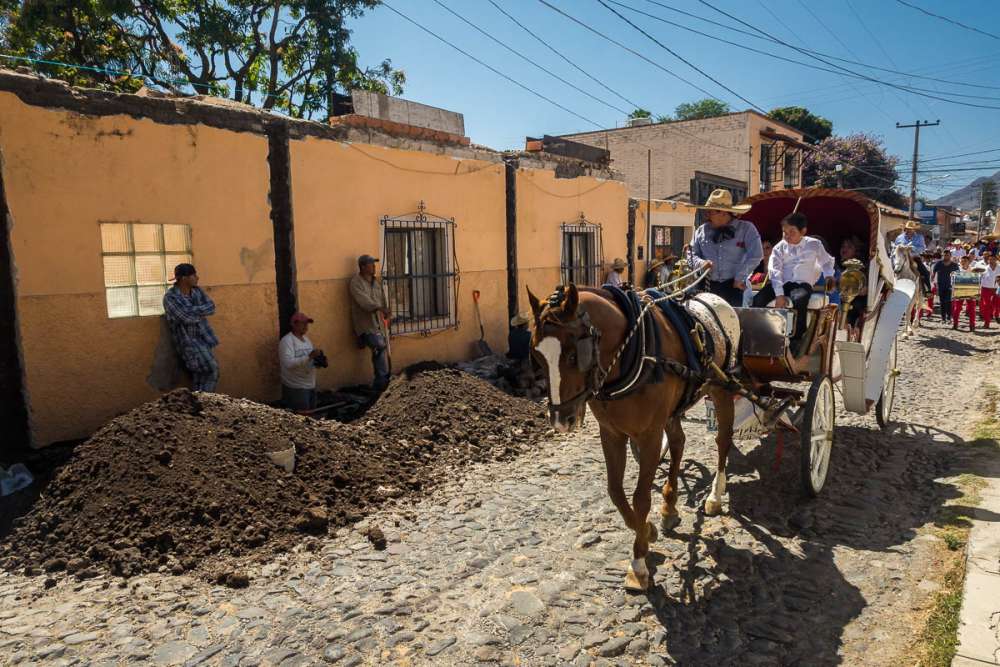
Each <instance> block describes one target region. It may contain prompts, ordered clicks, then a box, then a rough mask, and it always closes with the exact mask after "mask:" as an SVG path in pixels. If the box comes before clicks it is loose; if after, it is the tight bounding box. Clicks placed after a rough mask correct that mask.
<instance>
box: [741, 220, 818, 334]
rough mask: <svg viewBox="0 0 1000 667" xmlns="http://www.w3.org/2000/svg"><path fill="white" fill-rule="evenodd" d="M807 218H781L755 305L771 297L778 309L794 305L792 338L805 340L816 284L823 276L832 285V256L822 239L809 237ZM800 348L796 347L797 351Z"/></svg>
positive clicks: (757, 305)
mask: <svg viewBox="0 0 1000 667" xmlns="http://www.w3.org/2000/svg"><path fill="white" fill-rule="evenodd" d="M807 223H808V220H807V219H806V216H805V215H803V214H802V213H789V214H788V215H786V216H785V217H784V219H782V221H781V236H782V240H781V241H779V242H778V245H776V246H774V250H772V251H771V259H770V260H769V261H768V266H767V274H768V282H767V284H766V285H765V286H764V287H763V289H761V290H760V291H759V292H757V295H756V296H754V298H753V307H754V308H763V307H765V306H767V304H768V303H770V302H771V301H772V300H774V301H775V304H774V306H775V307H776V308H788V307H789V306H792V307H794V308H795V312H796V315H795V333H794V335H793V337H792V338H793V340H794V341H796V342H799V341H801V340H802V334H804V333H805V331H806V316H807V315H808V310H809V297H810V296H812V288H813V285H814V284H815V283H816V281H817V280H819V277H820V275H822V276H823V277H824V278H826V286H827V290H828V291H829V290H830V289H831V288H832V286H833V276H834V267H833V257H832V256H831V255H830V253H828V252H827V251H826V248H825V247H823V242H822V241H820V240H819V239H817V238H814V237H812V236H806V232H807V231H808V230H807V228H806V225H807ZM799 351H800V350H796V354H797V353H798V352H799Z"/></svg>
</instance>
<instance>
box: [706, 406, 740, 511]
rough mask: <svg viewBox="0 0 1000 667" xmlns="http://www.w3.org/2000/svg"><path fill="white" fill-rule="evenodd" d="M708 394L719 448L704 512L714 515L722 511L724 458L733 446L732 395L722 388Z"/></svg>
mask: <svg viewBox="0 0 1000 667" xmlns="http://www.w3.org/2000/svg"><path fill="white" fill-rule="evenodd" d="M709 394H710V395H711V397H712V402H713V403H715V416H716V419H717V420H718V424H719V434H718V436H717V437H716V438H715V444H716V446H717V447H718V450H719V458H718V464H717V468H716V471H715V478H714V479H713V480H712V491H711V492H710V493H709V494H708V497H707V498H705V514H707V515H708V516H715V515H717V514H721V513H722V502H723V500H724V499H725V497H726V460H727V459H728V458H729V448H730V447H732V446H733V418H734V414H733V413H734V401H733V396H732V394H730V393H729V392H727V391H723V390H722V389H711V390H710V391H709Z"/></svg>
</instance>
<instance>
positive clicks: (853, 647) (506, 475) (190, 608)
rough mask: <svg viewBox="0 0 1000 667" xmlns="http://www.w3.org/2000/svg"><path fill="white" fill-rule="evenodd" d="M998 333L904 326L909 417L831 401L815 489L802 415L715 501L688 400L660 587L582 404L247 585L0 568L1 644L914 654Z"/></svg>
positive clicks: (161, 659)
mask: <svg viewBox="0 0 1000 667" xmlns="http://www.w3.org/2000/svg"><path fill="white" fill-rule="evenodd" d="M998 340H1000V338H998V337H996V332H995V331H993V330H988V331H983V332H978V333H976V334H970V333H967V332H953V331H951V330H950V328H949V329H946V328H945V327H944V326H943V325H941V324H938V323H932V324H930V325H925V328H923V329H920V330H918V333H917V334H916V336H915V338H913V339H911V340H909V341H900V344H899V367H900V368H901V369H902V375H901V376H900V378H899V379H900V381H899V384H898V385H897V403H896V409H895V412H894V418H895V419H896V420H898V422H899V424H900V425H899V426H896V427H893V428H890V429H889V431H888V432H885V433H883V432H880V431H879V430H878V429H877V427H876V425H875V421H874V417H873V415H867V416H856V415H847V414H846V413H843V412H840V413H838V424H837V432H836V436H835V442H834V449H833V453H832V457H831V464H830V465H831V472H830V477H829V479H828V481H827V486H826V488H825V489H824V490H823V493H822V495H821V497H820V498H819V499H817V500H815V501H806V500H804V499H802V497H801V496H800V491H799V482H798V465H799V456H798V445H797V443H796V442H795V441H794V439H793V438H787V439H786V442H785V447H784V456H783V458H782V460H781V462H780V467H779V468H778V469H777V470H776V469H775V450H776V442H775V441H774V440H773V439H769V440H767V441H764V442H763V443H758V442H756V441H755V442H744V443H739V447H738V449H739V452H734V453H733V455H732V456H731V457H730V476H729V479H730V481H729V487H728V489H729V495H730V512H729V514H728V515H725V516H721V517H711V518H710V517H706V516H704V515H703V514H702V513H701V512H700V505H701V501H702V499H703V497H704V495H705V494H706V493H707V492H708V486H709V482H710V480H711V476H712V474H713V473H714V456H715V450H714V444H713V443H712V441H711V440H709V439H708V438H707V437H706V434H705V429H704V424H703V422H702V421H701V419H700V417H701V411H700V410H697V411H693V412H692V414H691V415H690V419H689V421H687V422H686V424H685V429H686V432H687V434H688V444H687V450H686V452H685V461H684V464H683V466H682V489H681V504H682V508H681V513H682V524H681V526H680V528H679V529H678V530H677V533H676V534H670V535H661V536H660V538H659V540H658V541H657V542H656V543H655V544H654V545H653V549H654V551H653V553H652V554H651V558H650V560H651V565H653V566H654V568H655V569H654V578H655V583H656V586H655V587H654V588H653V589H651V591H649V592H648V594H645V595H630V594H626V593H625V592H624V591H623V589H622V583H623V580H624V574H625V568H626V565H627V560H628V558H630V554H631V534H630V533H629V532H628V531H627V530H626V529H625V527H624V525H623V523H622V521H621V518H620V517H619V515H618V513H617V511H616V510H615V509H614V508H613V507H612V505H611V503H610V501H609V500H608V498H607V494H606V491H605V473H604V463H603V459H602V457H601V452H600V446H599V442H598V439H597V435H596V428H595V426H596V425H595V423H594V420H593V419H592V418H588V424H587V428H586V430H585V431H584V432H582V433H579V434H574V435H572V436H570V437H567V438H564V439H560V438H552V439H549V440H547V441H545V442H544V443H542V445H540V446H539V448H538V449H537V451H535V452H533V453H531V454H528V455H525V456H522V457H520V458H519V459H517V460H514V461H512V462H508V463H502V464H493V465H484V466H479V467H475V468H472V469H470V470H469V472H468V474H467V475H466V476H465V478H464V479H462V480H457V481H455V482H454V483H453V484H451V485H450V486H448V487H445V488H444V489H442V490H440V491H439V492H437V493H435V494H434V495H433V496H432V497H430V498H428V499H427V500H425V501H422V502H420V503H418V504H415V505H414V506H412V507H405V508H401V507H396V508H393V509H386V510H384V511H382V512H380V513H378V514H376V515H373V516H371V517H369V518H368V519H366V521H365V522H363V523H362V524H359V525H356V526H354V527H353V528H351V529H344V530H341V531H340V532H339V533H338V534H337V535H336V536H331V537H329V538H325V539H321V540H317V539H314V540H313V541H311V542H307V543H305V544H303V545H302V547H301V548H300V549H299V550H298V551H297V552H295V553H291V554H287V555H285V556H283V557H281V558H279V559H278V560H276V561H274V562H271V563H269V564H267V565H265V566H263V567H261V568H259V569H258V570H257V571H251V572H250V574H251V582H250V586H249V587H248V588H246V589H242V590H232V589H229V588H223V587H217V586H213V585H211V584H208V583H205V582H203V581H201V580H197V579H194V578H188V577H175V576H170V575H151V576H144V577H141V578H134V579H131V580H128V581H127V582H123V581H121V580H118V579H114V578H109V577H106V576H105V577H101V578H97V579H92V580H88V581H85V582H77V581H76V580H74V579H72V578H68V577H65V578H63V577H60V578H59V579H57V580H56V581H55V582H54V585H53V582H51V581H50V582H49V583H48V585H49V586H51V587H50V588H47V587H46V583H45V582H46V577H44V576H40V577H34V578H25V577H22V576H20V575H12V574H0V662H4V663H8V662H9V663H11V664H25V665H26V664H46V665H48V664H53V665H70V664H92V665H104V664H109V665H110V664H128V663H133V664H136V663H142V664H155V665H181V664H184V665H199V664H204V665H227V666H234V667H235V666H236V665H282V666H283V667H284V666H292V665H311V664H323V663H333V664H336V665H339V666H345V665H381V664H402V665H428V664H440V665H466V664H478V663H484V664H494V663H501V664H518V665H558V664H572V665H589V664H597V665H609V664H613V665H632V664H637V665H663V664H673V663H678V664H685V665H707V664H712V665H724V664H740V665H753V664H767V665H772V664H790V665H810V666H814V665H828V664H836V663H844V664H851V665H861V664H865V665H887V664H892V663H894V662H897V661H902V662H906V661H905V657H906V656H907V652H908V651H909V650H911V646H912V642H913V639H914V636H915V633H916V632H917V631H918V629H919V626H920V623H921V622H922V621H921V619H922V616H921V613H922V610H924V609H925V608H926V605H927V603H928V600H929V598H930V597H931V596H932V595H933V593H934V592H935V591H936V590H937V589H938V588H939V586H940V583H939V582H940V575H941V573H940V572H939V571H937V568H936V564H937V563H938V553H939V551H940V549H941V548H942V545H941V540H940V539H939V538H938V537H935V536H933V535H930V534H928V533H927V532H926V531H922V530H921V529H922V528H923V527H924V526H925V525H926V524H927V523H928V521H929V520H930V519H931V517H933V515H934V513H935V511H936V510H937V509H938V508H939V507H940V506H941V504H942V503H943V502H945V501H946V500H948V499H949V498H954V497H955V496H956V495H957V490H956V488H955V486H954V485H953V484H952V483H950V482H949V481H948V478H950V477H951V476H954V475H956V474H958V473H961V472H969V471H974V468H975V458H974V454H969V453H967V452H968V451H969V449H966V448H961V447H957V446H956V445H958V444H960V443H961V442H962V436H963V434H964V433H966V432H967V430H968V427H969V425H970V424H971V422H972V421H973V420H974V419H975V414H976V410H977V404H976V388H977V387H978V386H979V383H980V381H981V375H982V373H983V371H984V370H985V369H986V365H987V364H988V363H989V359H990V358H991V357H992V355H993V354H994V353H995V351H996V349H997V348H998V347H1000V344H998ZM838 401H839V397H838ZM629 472H630V473H631V474H634V472H635V469H634V466H632V467H631V468H630V471H629ZM665 472H666V467H665V466H664V467H663V469H662V473H663V474H665ZM658 483H659V481H658ZM629 486H631V480H629ZM657 491H658V490H657V489H654V493H657ZM653 507H654V510H655V509H656V508H657V507H658V499H656V498H654V505H653ZM368 524H375V525H378V526H379V527H381V528H382V530H383V531H384V532H385V534H386V537H387V538H388V540H389V545H388V548H387V549H386V550H385V551H375V550H373V549H372V546H371V544H370V543H369V542H368V541H367V540H366V539H365V538H364V530H365V528H366V527H367V525H368ZM910 663H911V664H912V660H911V661H910Z"/></svg>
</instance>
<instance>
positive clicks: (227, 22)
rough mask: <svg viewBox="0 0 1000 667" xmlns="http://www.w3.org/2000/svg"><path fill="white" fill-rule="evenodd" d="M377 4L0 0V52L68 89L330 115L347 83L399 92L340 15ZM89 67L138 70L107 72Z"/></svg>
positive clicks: (387, 65) (398, 83) (395, 74)
mask: <svg viewBox="0 0 1000 667" xmlns="http://www.w3.org/2000/svg"><path fill="white" fill-rule="evenodd" d="M378 4H379V2H378V0H44V1H40V0H28V1H27V2H23V3H22V2H20V0H0V27H3V23H5V22H6V23H7V24H8V25H9V29H8V30H6V31H5V36H3V37H0V46H3V47H4V50H5V51H6V52H8V53H14V54H18V55H23V56H27V57H31V58H36V59H40V60H49V61H60V62H68V63H71V64H74V65H82V66H85V67H88V68H93V69H75V68H66V67H60V66H56V65H46V64H35V67H36V68H37V69H39V70H40V71H42V72H43V73H45V74H48V75H50V76H56V77H58V78H62V79H66V80H68V81H70V82H71V83H73V84H76V85H92V86H98V87H102V88H109V89H113V90H135V89H136V88H138V87H139V86H141V85H142V84H143V82H147V83H151V84H155V85H157V86H160V87H163V88H166V89H168V90H173V91H177V92H185V93H191V92H194V93H199V94H213V95H225V96H227V97H230V98H231V99H234V100H237V101H239V102H244V103H247V104H254V105H257V106H260V107H262V108H265V109H278V110H282V111H285V112H287V113H289V114H291V115H293V116H299V117H306V118H309V117H312V116H313V115H316V114H319V113H321V112H326V113H327V114H329V113H330V112H331V111H332V109H333V107H334V103H335V95H336V94H337V93H338V92H342V91H346V90H349V89H351V88H362V89H367V90H375V91H378V92H383V93H390V92H391V93H393V94H399V93H401V92H402V87H403V84H404V83H405V80H406V79H405V75H404V74H403V72H401V71H399V70H396V69H394V68H393V67H392V63H391V62H390V61H388V60H385V61H383V62H381V63H379V64H378V65H376V66H374V67H363V66H362V65H361V64H360V63H359V57H358V53H357V51H356V50H355V49H354V48H353V47H352V46H351V43H350V37H351V31H350V30H348V29H347V27H346V25H345V24H346V21H347V20H349V19H353V18H357V17H360V16H362V15H363V14H364V12H365V11H367V10H371V9H373V8H375V7H376V6H378ZM95 70H112V71H114V72H121V73H128V74H133V75H136V76H134V77H129V76H122V75H118V74H108V73H106V72H102V71H95Z"/></svg>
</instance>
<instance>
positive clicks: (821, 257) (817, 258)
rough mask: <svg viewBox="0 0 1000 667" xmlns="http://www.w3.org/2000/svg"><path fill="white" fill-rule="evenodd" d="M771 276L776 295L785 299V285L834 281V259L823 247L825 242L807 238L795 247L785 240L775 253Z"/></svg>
mask: <svg viewBox="0 0 1000 667" xmlns="http://www.w3.org/2000/svg"><path fill="white" fill-rule="evenodd" d="M767 273H768V276H769V277H770V279H771V285H773V286H774V295H775V296H784V294H785V283H806V284H808V285H815V284H816V281H817V280H819V277H820V275H822V276H823V277H824V278H832V277H833V276H834V268H833V257H832V256H831V255H830V253H828V252H827V251H826V248H824V247H823V242H822V241H820V240H819V239H817V238H814V237H812V236H803V237H802V240H800V241H799V242H798V243H796V244H795V245H792V244H791V243H789V242H788V241H785V240H784V239H782V240H781V241H779V242H778V245H776V246H774V250H772V251H771V259H770V260H769V261H768V263H767Z"/></svg>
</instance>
